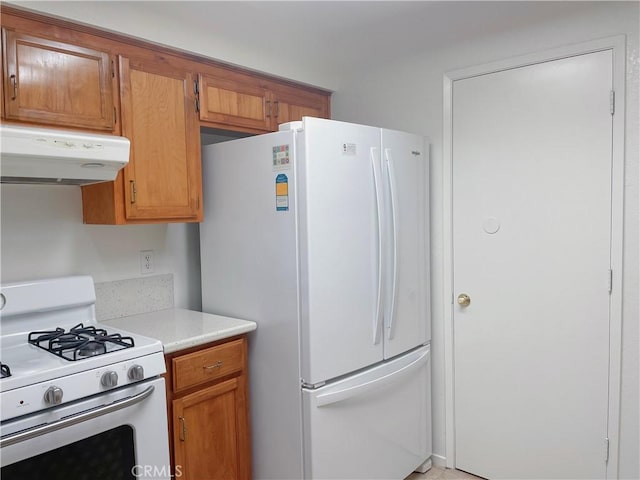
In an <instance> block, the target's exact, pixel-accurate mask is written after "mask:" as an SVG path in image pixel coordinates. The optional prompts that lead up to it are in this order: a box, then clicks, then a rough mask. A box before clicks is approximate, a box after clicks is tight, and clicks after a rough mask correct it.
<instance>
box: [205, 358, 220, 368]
mask: <svg viewBox="0 0 640 480" xmlns="http://www.w3.org/2000/svg"><path fill="white" fill-rule="evenodd" d="M221 367H222V360H218V361H217V362H216V363H214V364H213V365H207V366H206V367H202V368H203V369H205V370H213V369H214V368H221Z"/></svg>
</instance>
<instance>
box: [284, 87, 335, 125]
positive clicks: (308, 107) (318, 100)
mask: <svg viewBox="0 0 640 480" xmlns="http://www.w3.org/2000/svg"><path fill="white" fill-rule="evenodd" d="M273 97H274V99H275V100H274V115H273V116H274V124H275V128H274V130H277V129H278V125H280V124H281V123H286V122H293V121H297V120H302V117H304V116H308V117H320V118H329V99H328V97H327V96H326V95H320V94H315V93H311V92H306V91H304V90H298V89H294V88H286V87H282V88H279V89H277V90H274V92H273Z"/></svg>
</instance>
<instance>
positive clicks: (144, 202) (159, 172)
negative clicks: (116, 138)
mask: <svg viewBox="0 0 640 480" xmlns="http://www.w3.org/2000/svg"><path fill="white" fill-rule="evenodd" d="M193 88H194V83H193V77H192V75H191V74H190V73H188V72H184V71H180V70H176V69H173V68H170V67H166V66H164V68H163V65H161V64H160V65H158V64H154V65H149V64H145V63H144V62H136V61H135V60H130V59H128V58H124V57H120V98H121V115H122V134H123V135H124V136H126V137H128V138H129V139H130V140H131V157H130V159H129V164H128V165H127V166H126V167H125V169H124V193H125V202H124V204H125V211H126V218H127V220H130V219H131V220H140V219H155V220H157V219H163V218H164V219H177V218H185V219H189V218H192V219H200V218H201V202H200V196H201V192H202V174H201V168H200V131H199V127H198V124H197V118H196V112H195V97H194V95H193Z"/></svg>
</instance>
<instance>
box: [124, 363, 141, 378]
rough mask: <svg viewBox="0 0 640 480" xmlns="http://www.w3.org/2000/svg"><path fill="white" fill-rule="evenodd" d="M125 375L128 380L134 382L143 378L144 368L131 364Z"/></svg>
mask: <svg viewBox="0 0 640 480" xmlns="http://www.w3.org/2000/svg"><path fill="white" fill-rule="evenodd" d="M127 376H128V377H129V380H133V381H136V382H137V381H140V380H144V368H142V365H132V366H131V368H130V369H129V372H128V373H127Z"/></svg>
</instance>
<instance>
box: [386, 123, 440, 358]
mask: <svg viewBox="0 0 640 480" xmlns="http://www.w3.org/2000/svg"><path fill="white" fill-rule="evenodd" d="M382 170H383V184H384V186H385V205H386V210H387V211H388V212H389V213H388V215H387V224H386V225H387V228H386V229H385V231H386V234H387V237H386V241H385V244H386V250H385V259H386V267H385V270H386V271H387V275H386V283H385V296H384V297H385V302H384V304H385V316H384V339H385V344H384V357H385V358H392V357H394V356H396V355H399V354H401V353H403V352H406V351H408V350H410V349H412V348H415V347H416V346H418V345H423V344H425V343H427V342H428V341H429V340H430V332H431V322H430V305H429V303H428V299H429V297H430V295H429V281H428V278H429V277H428V271H429V269H428V266H429V255H428V252H429V231H428V228H429V227H428V225H429V208H428V201H429V156H428V149H427V148H425V139H424V137H421V136H418V135H412V134H408V133H404V132H397V131H393V130H382Z"/></svg>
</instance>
